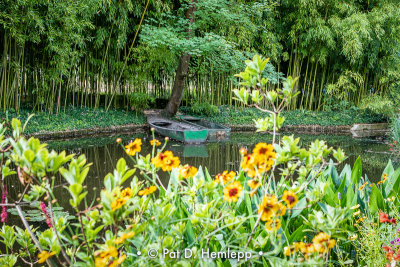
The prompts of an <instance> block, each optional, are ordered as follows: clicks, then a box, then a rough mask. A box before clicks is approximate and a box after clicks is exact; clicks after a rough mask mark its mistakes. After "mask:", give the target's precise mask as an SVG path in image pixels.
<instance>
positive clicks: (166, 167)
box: [151, 151, 181, 171]
mask: <svg viewBox="0 0 400 267" xmlns="http://www.w3.org/2000/svg"><path fill="white" fill-rule="evenodd" d="M151 163H153V164H154V166H156V167H157V168H162V170H163V171H172V169H173V168H176V167H178V166H179V164H180V163H181V162H180V160H179V158H178V157H174V154H172V152H171V151H165V152H163V153H159V154H158V155H157V156H156V157H155V158H152V159H151Z"/></svg>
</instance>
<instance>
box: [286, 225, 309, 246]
mask: <svg viewBox="0 0 400 267" xmlns="http://www.w3.org/2000/svg"><path fill="white" fill-rule="evenodd" d="M304 228H305V225H301V226H300V227H299V228H297V229H296V231H294V232H293V233H292V234H291V235H290V237H289V238H288V242H289V244H292V243H293V242H295V241H300V240H301V239H302V238H303V229H304Z"/></svg>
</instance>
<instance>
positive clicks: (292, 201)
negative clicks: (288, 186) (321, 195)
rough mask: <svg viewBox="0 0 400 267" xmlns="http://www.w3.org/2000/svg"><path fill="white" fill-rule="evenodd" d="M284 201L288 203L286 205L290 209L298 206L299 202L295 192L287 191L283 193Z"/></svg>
mask: <svg viewBox="0 0 400 267" xmlns="http://www.w3.org/2000/svg"><path fill="white" fill-rule="evenodd" d="M282 199H283V201H285V202H286V205H287V206H288V208H289V209H291V208H293V207H294V206H296V204H297V202H299V199H298V198H297V196H296V194H295V193H294V192H293V191H291V190H290V191H287V190H285V192H283V195H282Z"/></svg>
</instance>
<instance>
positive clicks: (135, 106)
mask: <svg viewBox="0 0 400 267" xmlns="http://www.w3.org/2000/svg"><path fill="white" fill-rule="evenodd" d="M155 102H156V99H155V97H154V96H152V95H149V94H147V93H137V92H134V93H132V94H130V95H129V103H130V105H131V109H132V110H135V111H136V112H143V110H146V109H149V108H150V106H151V105H152V104H154V103H155Z"/></svg>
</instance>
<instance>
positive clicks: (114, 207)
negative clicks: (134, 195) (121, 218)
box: [111, 197, 128, 211]
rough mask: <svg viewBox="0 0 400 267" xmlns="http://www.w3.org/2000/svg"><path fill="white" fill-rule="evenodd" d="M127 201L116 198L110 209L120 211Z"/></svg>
mask: <svg viewBox="0 0 400 267" xmlns="http://www.w3.org/2000/svg"><path fill="white" fill-rule="evenodd" d="M127 200H128V199H126V198H120V197H119V198H117V199H116V200H115V201H114V202H113V203H111V209H112V211H116V210H117V209H120V208H121V207H122V206H123V205H124V204H125V203H126V201H127Z"/></svg>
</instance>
